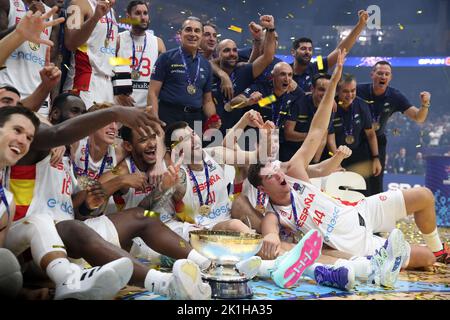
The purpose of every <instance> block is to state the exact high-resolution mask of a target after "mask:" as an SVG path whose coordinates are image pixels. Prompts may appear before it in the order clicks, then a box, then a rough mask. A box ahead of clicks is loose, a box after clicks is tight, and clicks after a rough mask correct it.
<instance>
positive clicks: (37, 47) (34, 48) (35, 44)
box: [28, 41, 41, 51]
mask: <svg viewBox="0 0 450 320" xmlns="http://www.w3.org/2000/svg"><path fill="white" fill-rule="evenodd" d="M28 45H29V46H30V49H31V50H33V51H38V50H39V48H40V47H41V45H40V44H39V43H34V42H31V41H28Z"/></svg>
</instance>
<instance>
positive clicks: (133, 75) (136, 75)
mask: <svg viewBox="0 0 450 320" xmlns="http://www.w3.org/2000/svg"><path fill="white" fill-rule="evenodd" d="M140 77H141V73H140V72H139V70H133V71H131V79H133V80H139V78H140Z"/></svg>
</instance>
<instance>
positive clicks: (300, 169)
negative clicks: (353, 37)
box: [287, 50, 346, 179]
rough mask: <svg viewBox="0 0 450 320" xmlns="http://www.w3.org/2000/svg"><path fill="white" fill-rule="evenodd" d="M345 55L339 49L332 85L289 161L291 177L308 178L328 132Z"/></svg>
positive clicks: (288, 170)
mask: <svg viewBox="0 0 450 320" xmlns="http://www.w3.org/2000/svg"><path fill="white" fill-rule="evenodd" d="M345 55H346V51H345V50H344V52H341V51H340V50H339V58H338V63H337V65H336V68H335V69H334V72H333V76H332V77H331V80H330V85H329V87H328V89H327V91H326V92H325V96H324V97H323V99H322V101H321V102H320V105H319V108H318V110H317V112H316V114H315V115H314V118H313V120H312V122H311V128H310V130H309V132H308V136H307V137H306V139H305V141H304V142H303V144H302V146H301V147H300V149H299V150H298V151H297V152H296V153H295V154H294V156H293V157H292V158H291V160H290V161H288V163H287V174H288V175H289V176H291V177H294V178H297V177H298V178H302V179H305V178H307V177H305V174H306V171H305V170H306V168H307V166H308V165H309V163H310V162H311V160H312V159H313V157H314V155H315V154H316V152H317V149H318V148H319V146H320V143H321V141H322V139H323V137H324V135H325V134H326V133H327V129H328V125H329V119H330V117H331V111H332V109H333V102H334V96H335V95H336V86H337V84H338V82H339V80H340V79H341V76H342V69H343V66H344V58H345Z"/></svg>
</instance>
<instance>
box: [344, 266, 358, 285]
mask: <svg viewBox="0 0 450 320" xmlns="http://www.w3.org/2000/svg"><path fill="white" fill-rule="evenodd" d="M346 268H347V270H348V274H347V279H348V281H347V284H346V286H345V290H347V291H350V290H352V289H353V288H354V287H355V284H356V281H355V270H353V267H351V266H346Z"/></svg>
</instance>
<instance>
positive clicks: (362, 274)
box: [334, 256, 372, 280]
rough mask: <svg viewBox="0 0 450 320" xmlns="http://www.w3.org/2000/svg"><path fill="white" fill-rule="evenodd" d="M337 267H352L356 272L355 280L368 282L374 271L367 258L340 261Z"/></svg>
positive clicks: (336, 263)
mask: <svg viewBox="0 0 450 320" xmlns="http://www.w3.org/2000/svg"><path fill="white" fill-rule="evenodd" d="M334 265H335V266H342V265H343V266H345V265H351V266H352V267H353V270H354V271H355V278H357V279H362V280H367V279H368V278H369V275H370V273H371V271H372V267H371V265H370V260H369V259H367V258H366V257H356V256H355V257H351V258H350V260H344V259H338V260H337V261H336V262H335V263H334Z"/></svg>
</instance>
